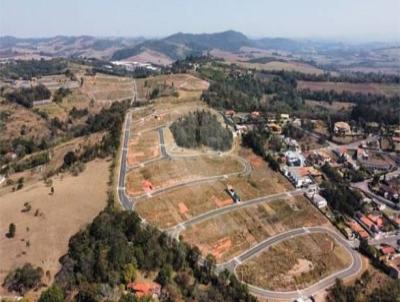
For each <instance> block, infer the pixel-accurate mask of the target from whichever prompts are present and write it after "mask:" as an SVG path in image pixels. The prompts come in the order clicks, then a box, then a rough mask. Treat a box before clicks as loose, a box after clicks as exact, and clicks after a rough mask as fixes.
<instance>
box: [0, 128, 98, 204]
mask: <svg viewBox="0 0 400 302" xmlns="http://www.w3.org/2000/svg"><path fill="white" fill-rule="evenodd" d="M103 135H104V133H101V132H99V133H93V134H90V135H88V136H82V137H78V138H75V139H72V140H69V141H67V142H64V143H60V144H59V145H57V146H55V147H54V148H50V149H49V152H50V161H49V162H48V163H47V164H45V165H43V166H40V167H36V168H33V169H31V170H25V171H23V172H19V173H13V174H11V175H9V179H10V180H12V181H14V183H15V182H16V181H17V180H18V179H19V178H20V177H23V178H24V183H25V184H31V183H33V182H37V181H38V180H41V179H43V178H44V177H45V175H47V174H48V173H50V172H51V173H53V172H54V171H56V170H57V169H58V168H60V167H61V166H62V164H63V163H64V156H65V154H67V152H69V151H74V152H75V153H77V154H80V153H81V152H83V150H84V148H85V147H87V146H92V145H94V144H96V143H98V142H100V141H101V139H102V137H103ZM40 152H42V151H40ZM35 154H36V153H33V154H30V155H27V156H25V157H24V158H22V159H21V160H20V161H24V160H26V159H27V158H29V157H31V156H35ZM11 190H12V186H6V185H5V184H3V185H2V186H0V198H1V197H2V196H3V195H4V194H7V193H8V192H10V191H11Z"/></svg>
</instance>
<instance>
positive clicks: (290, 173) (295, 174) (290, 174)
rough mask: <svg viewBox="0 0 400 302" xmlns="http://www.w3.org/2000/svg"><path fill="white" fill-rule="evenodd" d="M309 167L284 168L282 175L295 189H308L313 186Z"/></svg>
mask: <svg viewBox="0 0 400 302" xmlns="http://www.w3.org/2000/svg"><path fill="white" fill-rule="evenodd" d="M309 168H310V167H286V168H284V169H283V172H284V175H285V176H286V177H287V178H288V179H289V180H290V181H291V182H292V183H293V185H294V186H295V187H296V188H302V187H308V186H309V185H311V184H313V182H314V181H313V179H312V175H311V173H310V171H309Z"/></svg>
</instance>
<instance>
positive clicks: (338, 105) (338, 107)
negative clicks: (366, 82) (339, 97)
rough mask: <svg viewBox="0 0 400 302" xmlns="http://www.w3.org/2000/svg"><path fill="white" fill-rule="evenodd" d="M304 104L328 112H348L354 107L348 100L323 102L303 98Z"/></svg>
mask: <svg viewBox="0 0 400 302" xmlns="http://www.w3.org/2000/svg"><path fill="white" fill-rule="evenodd" d="M305 103H306V106H308V107H309V108H310V109H313V108H316V107H317V108H318V107H319V108H323V109H326V110H328V111H330V112H350V111H351V109H352V108H353V107H354V105H355V104H354V103H349V102H332V103H329V102H324V101H314V100H305Z"/></svg>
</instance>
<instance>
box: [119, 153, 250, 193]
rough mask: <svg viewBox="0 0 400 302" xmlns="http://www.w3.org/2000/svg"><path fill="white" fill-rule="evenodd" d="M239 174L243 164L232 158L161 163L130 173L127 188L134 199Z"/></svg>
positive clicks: (205, 157) (182, 159)
mask: <svg viewBox="0 0 400 302" xmlns="http://www.w3.org/2000/svg"><path fill="white" fill-rule="evenodd" d="M242 170H243V166H242V164H241V163H239V162H238V161H237V160H235V159H234V158H232V157H210V156H199V157H195V158H181V159H173V160H162V161H157V162H153V163H150V164H149V165H147V166H146V167H144V168H140V169H137V170H134V171H132V172H131V173H129V174H128V176H127V184H126V186H127V191H128V193H129V194H131V195H137V194H141V193H144V192H151V191H152V190H154V189H158V188H166V187H169V186H173V185H175V184H177V183H179V182H183V181H190V180H196V179H199V178H203V177H210V176H217V175H225V174H229V173H236V172H241V171H242Z"/></svg>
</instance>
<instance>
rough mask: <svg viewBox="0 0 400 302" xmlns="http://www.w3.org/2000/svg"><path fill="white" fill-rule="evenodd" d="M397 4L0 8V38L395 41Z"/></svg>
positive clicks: (15, 1) (11, 1) (212, 0)
mask: <svg viewBox="0 0 400 302" xmlns="http://www.w3.org/2000/svg"><path fill="white" fill-rule="evenodd" d="M399 15H400V0H278V1H277V0H246V1H245V0H197V1H195V0H141V1H137V0H0V35H13V36H17V37H49V36H55V35H68V36H77V35H93V36H126V37H137V36H144V37H163V36H167V35H170V34H173V33H176V32H190V33H203V32H209V33H211V32H220V31H224V30H229V29H233V30H237V31H241V32H243V33H244V34H246V35H248V36H250V37H288V38H322V39H349V40H352V39H354V40H382V41H384V40H392V39H396V40H400V17H399Z"/></svg>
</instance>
